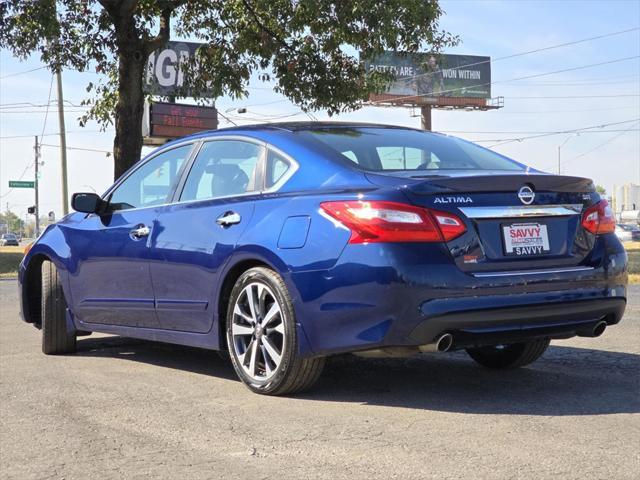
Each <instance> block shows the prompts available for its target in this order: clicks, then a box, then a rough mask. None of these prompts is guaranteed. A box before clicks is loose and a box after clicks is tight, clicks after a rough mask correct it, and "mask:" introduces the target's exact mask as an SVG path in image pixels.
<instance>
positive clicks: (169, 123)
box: [149, 103, 218, 138]
mask: <svg viewBox="0 0 640 480" xmlns="http://www.w3.org/2000/svg"><path fill="white" fill-rule="evenodd" d="M149 127H150V132H149V133H150V135H149V136H151V137H164V138H177V137H183V136H185V135H191V134H193V133H198V132H203V131H206V130H215V129H216V128H218V110H217V109H216V108H215V107H201V106H196V105H182V104H177V103H152V104H151V107H150V111H149Z"/></svg>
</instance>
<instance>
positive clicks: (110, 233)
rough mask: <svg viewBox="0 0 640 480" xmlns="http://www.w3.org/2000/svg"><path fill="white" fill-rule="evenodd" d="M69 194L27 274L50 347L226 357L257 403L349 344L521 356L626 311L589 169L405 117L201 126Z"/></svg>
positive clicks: (601, 327) (32, 313)
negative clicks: (180, 350) (543, 164)
mask: <svg viewBox="0 0 640 480" xmlns="http://www.w3.org/2000/svg"><path fill="white" fill-rule="evenodd" d="M72 205H73V208H74V210H76V213H72V214H70V215H67V216H66V217H64V218H63V219H62V220H61V221H60V222H58V223H56V224H53V225H50V226H49V227H47V229H46V231H45V232H44V233H43V234H42V235H41V236H40V238H39V239H38V240H37V242H35V244H34V245H33V246H32V248H31V249H30V250H29V252H28V253H27V254H26V256H25V258H24V260H23V261H22V263H21V265H20V275H19V280H20V287H19V288H20V293H21V310H22V316H23V318H24V320H25V321H26V322H29V323H32V324H33V325H35V326H36V327H37V328H40V329H41V330H42V349H43V351H44V353H46V354H62V353H69V352H73V351H74V350H75V348H76V338H77V336H80V335H87V334H89V333H90V332H104V333H111V334H118V335H123V336H128V337H135V338H142V339H148V340H157V341H162V342H170V343H176V344H182V345H190V346H195V347H202V348H207V349H211V350H222V351H228V353H229V357H230V358H231V361H232V363H233V367H234V368H235V371H236V372H237V374H238V377H239V378H240V379H241V380H242V382H244V383H245V384H246V385H247V386H248V387H249V388H250V389H251V390H253V391H254V392H258V393H263V394H271V395H277V394H287V393H293V392H296V391H300V390H303V389H306V388H308V387H310V386H311V385H312V384H313V383H314V382H315V381H316V380H317V379H318V377H319V376H320V374H321V371H322V368H323V366H324V363H325V359H326V358H327V356H330V355H333V354H337V353H345V352H352V353H357V354H359V355H363V356H369V357H373V356H382V357H384V356H389V357H393V356H408V355H413V354H417V353H419V352H446V351H453V350H460V349H464V350H466V351H467V352H468V354H469V355H470V356H471V358H473V359H474V360H475V361H476V362H478V363H479V364H481V365H483V366H485V367H488V368H495V369H502V368H514V367H520V366H524V365H527V364H529V363H531V362H533V361H535V360H536V359H537V358H539V357H540V356H541V355H542V354H543V353H544V351H545V350H546V348H547V347H548V346H549V342H550V340H553V339H567V338H571V337H574V336H576V335H578V336H583V337H597V336H599V335H601V334H602V333H603V332H604V331H605V329H606V328H607V327H608V326H610V325H615V324H617V323H618V322H619V321H620V320H621V318H622V315H623V313H624V309H625V305H626V283H627V273H626V266H627V256H626V254H625V251H624V249H623V247H622V245H621V243H620V241H619V240H618V239H617V238H616V236H615V234H614V233H613V232H614V229H615V221H614V217H613V215H612V212H611V209H610V207H609V206H608V204H607V202H606V200H603V199H602V198H601V197H600V196H599V195H598V193H596V191H595V189H594V185H593V183H592V182H591V180H588V179H585V178H579V177H570V176H560V175H550V174H547V173H543V172H540V171H537V170H532V169H531V168H528V167H526V166H525V165H522V164H520V163H517V162H515V161H513V160H511V159H509V158H506V157H504V156H502V155H499V154H497V153H496V152H493V151H491V150H487V149H485V148H482V147H479V146H477V145H475V144H473V143H470V142H467V141H464V140H461V139H458V138H455V137H449V136H445V135H440V134H435V133H429V132H424V131H420V130H413V129H409V128H400V127H392V126H384V125H372V124H355V123H349V124H346V123H344V124H343V123H323V122H313V123H310V122H309V123H281V124H269V125H257V126H248V127H237V128H230V129H225V130H218V131H213V132H207V133H202V134H198V135H195V136H191V137H187V138H182V139H180V140H177V141H174V142H171V143H168V144H166V145H165V146H163V147H161V148H159V149H157V150H156V151H154V152H153V153H152V154H150V155H148V156H147V157H146V158H144V159H143V160H141V161H140V162H138V163H137V164H136V165H135V166H134V167H133V168H131V170H130V171H129V172H127V173H126V174H125V175H123V176H122V178H120V179H119V180H118V181H117V182H116V183H115V184H114V185H113V186H112V187H111V188H110V189H109V190H108V191H107V192H106V193H105V194H104V195H102V196H98V195H96V194H93V193H76V194H75V195H74V196H73V198H72ZM586 367H587V366H585V368H586Z"/></svg>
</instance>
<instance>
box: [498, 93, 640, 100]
mask: <svg viewBox="0 0 640 480" xmlns="http://www.w3.org/2000/svg"><path fill="white" fill-rule="evenodd" d="M624 97H640V95H638V94H636V93H623V94H619V95H557V96H548V95H542V96H525V97H518V96H512V95H508V96H505V97H503V98H507V99H516V100H543V99H557V98H624Z"/></svg>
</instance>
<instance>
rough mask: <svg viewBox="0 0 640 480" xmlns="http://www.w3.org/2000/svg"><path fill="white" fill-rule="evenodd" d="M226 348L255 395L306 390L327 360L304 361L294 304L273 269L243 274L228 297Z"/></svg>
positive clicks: (240, 374) (241, 378)
mask: <svg viewBox="0 0 640 480" xmlns="http://www.w3.org/2000/svg"><path fill="white" fill-rule="evenodd" d="M226 327H227V344H228V345H229V353H230V357H231V362H232V364H233V368H234V369H235V371H236V373H237V374H238V377H240V380H242V382H244V384H245V385H246V386H247V387H249V388H250V389H251V390H252V391H254V392H256V393H262V394H265V395H284V394H289V393H294V392H299V391H302V390H306V389H307V388H309V387H311V386H312V385H313V384H314V383H315V382H316V381H317V380H318V378H319V377H320V374H321V373H322V369H323V367H324V363H325V359H324V358H301V357H300V355H299V354H298V339H297V329H296V322H295V312H294V309H293V302H292V300H291V297H290V296H289V291H288V290H287V287H286V285H285V284H284V281H283V280H282V278H281V277H280V275H278V274H277V273H276V272H274V271H273V270H270V269H268V268H263V267H256V268H252V269H250V270H247V271H246V272H245V273H243V274H242V275H241V276H240V278H239V279H238V281H237V282H236V284H235V286H234V287H233V290H232V291H231V296H230V298H229V307H228V310H227V322H226Z"/></svg>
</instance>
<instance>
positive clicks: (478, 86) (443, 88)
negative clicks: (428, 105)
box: [362, 52, 491, 98]
mask: <svg viewBox="0 0 640 480" xmlns="http://www.w3.org/2000/svg"><path fill="white" fill-rule="evenodd" d="M362 61H363V62H364V66H365V69H366V70H367V71H368V72H372V71H378V72H392V73H393V74H394V75H395V80H394V81H393V82H391V84H390V85H389V87H388V89H387V91H386V93H387V94H391V95H406V96H412V95H421V96H427V95H428V96H433V97H467V98H468V97H472V98H491V58H490V57H478V56H474V55H445V54H442V55H438V54H431V53H398V52H384V53H383V54H381V55H378V56H376V57H372V58H368V59H367V58H365V59H362Z"/></svg>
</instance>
